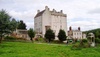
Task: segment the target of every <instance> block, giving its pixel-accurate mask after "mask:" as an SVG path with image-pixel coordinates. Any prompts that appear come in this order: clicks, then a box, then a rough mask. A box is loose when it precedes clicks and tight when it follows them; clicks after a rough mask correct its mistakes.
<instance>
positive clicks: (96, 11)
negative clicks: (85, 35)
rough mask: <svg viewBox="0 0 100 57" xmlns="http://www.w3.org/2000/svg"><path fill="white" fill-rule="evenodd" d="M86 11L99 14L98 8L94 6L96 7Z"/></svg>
mask: <svg viewBox="0 0 100 57" xmlns="http://www.w3.org/2000/svg"><path fill="white" fill-rule="evenodd" d="M88 13H89V14H100V8H96V9H93V10H90V11H89V12H88Z"/></svg>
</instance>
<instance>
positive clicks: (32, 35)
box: [28, 28, 35, 42]
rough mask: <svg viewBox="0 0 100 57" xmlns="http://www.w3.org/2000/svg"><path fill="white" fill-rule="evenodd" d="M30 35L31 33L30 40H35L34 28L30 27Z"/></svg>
mask: <svg viewBox="0 0 100 57" xmlns="http://www.w3.org/2000/svg"><path fill="white" fill-rule="evenodd" d="M28 35H29V37H30V40H31V41H32V42H33V38H34V36H35V32H34V31H33V29H32V28H30V29H29V30H28Z"/></svg>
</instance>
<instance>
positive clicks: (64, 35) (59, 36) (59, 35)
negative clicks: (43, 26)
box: [58, 29, 67, 41]
mask: <svg viewBox="0 0 100 57" xmlns="http://www.w3.org/2000/svg"><path fill="white" fill-rule="evenodd" d="M66 37H67V36H66V33H65V31H64V30H61V29H60V30H59V33H58V38H59V40H60V41H64V40H66Z"/></svg>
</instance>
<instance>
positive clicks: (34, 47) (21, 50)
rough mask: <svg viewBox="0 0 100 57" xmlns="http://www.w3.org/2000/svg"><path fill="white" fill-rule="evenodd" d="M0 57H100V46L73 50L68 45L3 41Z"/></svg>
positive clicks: (0, 47)
mask: <svg viewBox="0 0 100 57" xmlns="http://www.w3.org/2000/svg"><path fill="white" fill-rule="evenodd" d="M0 57H100V47H95V48H84V49H82V50H71V46H67V45H48V44H36V43H22V42H3V43H2V44H0Z"/></svg>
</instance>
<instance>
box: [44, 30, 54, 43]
mask: <svg viewBox="0 0 100 57" xmlns="http://www.w3.org/2000/svg"><path fill="white" fill-rule="evenodd" d="M45 38H46V39H48V40H49V42H50V41H51V40H53V39H54V38H55V33H54V32H53V30H51V29H48V30H47V31H46V33H45Z"/></svg>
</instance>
